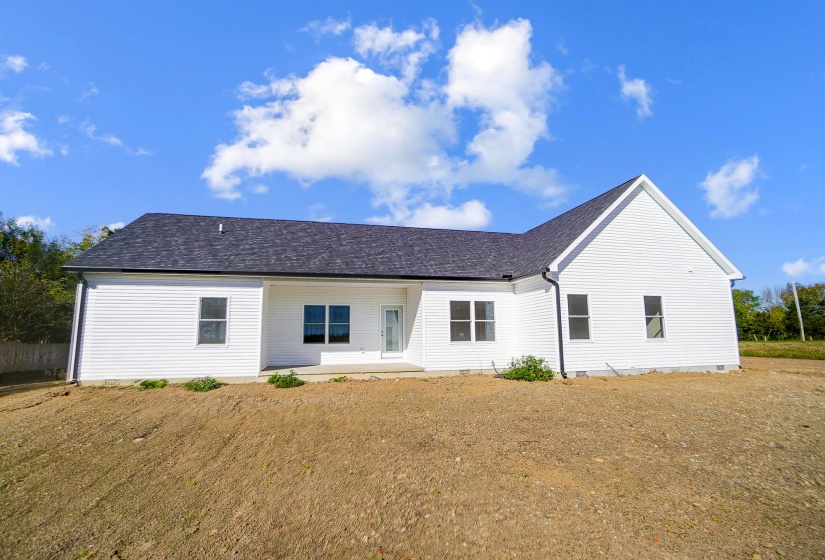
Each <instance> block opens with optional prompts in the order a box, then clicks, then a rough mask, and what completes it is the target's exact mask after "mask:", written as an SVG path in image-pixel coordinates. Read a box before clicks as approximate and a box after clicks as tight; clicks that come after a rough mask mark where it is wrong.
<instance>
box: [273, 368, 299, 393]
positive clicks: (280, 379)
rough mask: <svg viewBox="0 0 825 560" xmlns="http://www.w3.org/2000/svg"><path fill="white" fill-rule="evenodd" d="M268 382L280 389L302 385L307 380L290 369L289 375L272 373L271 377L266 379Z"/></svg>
mask: <svg viewBox="0 0 825 560" xmlns="http://www.w3.org/2000/svg"><path fill="white" fill-rule="evenodd" d="M266 382H267V383H271V384H272V385H275V386H276V387H277V388H278V389H289V388H290V387H300V386H301V385H303V384H304V383H306V381H304V380H303V379H301V378H300V377H298V374H297V373H295V371H294V370H289V373H288V374H287V375H278V374H277V373H276V374H275V375H270V376H269V379H267V380H266Z"/></svg>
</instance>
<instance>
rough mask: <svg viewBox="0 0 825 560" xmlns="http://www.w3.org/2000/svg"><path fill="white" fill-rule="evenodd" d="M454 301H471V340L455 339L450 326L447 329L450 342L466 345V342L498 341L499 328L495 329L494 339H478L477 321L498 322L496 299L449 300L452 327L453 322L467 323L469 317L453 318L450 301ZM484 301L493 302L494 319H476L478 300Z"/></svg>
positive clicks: (448, 309)
mask: <svg viewBox="0 0 825 560" xmlns="http://www.w3.org/2000/svg"><path fill="white" fill-rule="evenodd" d="M454 301H455V302H459V301H469V302H470V319H469V322H470V340H453V335H452V328H448V329H447V340H448V341H449V343H450V344H458V345H464V344H496V343H497V342H498V329H494V331H495V335H494V338H493V340H476V321H478V322H479V323H493V325H495V324H496V323H498V317H497V313H496V303H497V302H496V300H494V299H478V300H476V299H469V300H466V299H451V300H447V315H448V316H449V317H450V319H449V323H450V325H449V326H450V327H452V324H453V323H466V322H467V319H457V320H455V321H454V320H453V319H452V315H451V313H450V303H451V302H454ZM482 301H483V302H485V303H486V302H490V303H492V304H493V317H494V319H493V320H492V321H488V320H486V319H484V320H482V319H478V320H476V302H482Z"/></svg>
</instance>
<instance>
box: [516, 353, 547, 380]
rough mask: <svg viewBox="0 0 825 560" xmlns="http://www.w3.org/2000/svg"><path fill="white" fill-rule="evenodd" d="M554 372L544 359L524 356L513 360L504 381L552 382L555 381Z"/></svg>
mask: <svg viewBox="0 0 825 560" xmlns="http://www.w3.org/2000/svg"><path fill="white" fill-rule="evenodd" d="M554 375H555V374H554V373H553V370H552V369H550V368H549V367H548V366H547V364H546V362H545V361H544V358H536V357H535V356H522V357H521V358H513V359H512V360H511V361H510V365H509V366H508V367H507V369H506V370H504V379H520V380H522V381H550V380H551V379H553V376H554Z"/></svg>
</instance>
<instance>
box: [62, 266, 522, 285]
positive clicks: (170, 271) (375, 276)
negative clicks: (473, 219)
mask: <svg viewBox="0 0 825 560" xmlns="http://www.w3.org/2000/svg"><path fill="white" fill-rule="evenodd" d="M61 270H63V271H66V272H99V273H109V274H197V275H199V276H256V277H267V278H269V277H272V278H335V279H348V280H354V279H359V278H363V279H371V280H418V281H424V280H434V281H438V280H443V281H452V282H510V281H511V278H509V277H506V278H505V277H501V278H494V277H486V276H432V275H415V274H334V273H328V272H272V271H266V272H261V271H244V270H200V269H165V268H164V269H150V268H106V267H86V266H63V267H61Z"/></svg>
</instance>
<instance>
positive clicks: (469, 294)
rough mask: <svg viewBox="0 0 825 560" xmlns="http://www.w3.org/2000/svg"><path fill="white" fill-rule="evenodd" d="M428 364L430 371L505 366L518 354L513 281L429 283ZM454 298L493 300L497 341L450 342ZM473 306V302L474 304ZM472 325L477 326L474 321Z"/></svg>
mask: <svg viewBox="0 0 825 560" xmlns="http://www.w3.org/2000/svg"><path fill="white" fill-rule="evenodd" d="M424 293H425V296H424V297H425V300H424V301H425V310H424V317H425V329H424V331H425V345H426V352H427V356H426V363H425V367H426V369H427V370H428V371H430V370H434V371H437V370H461V369H471V370H479V369H484V370H489V369H492V367H493V366H492V364H491V362H493V361H495V363H496V367H498V368H499V369H501V367H503V366H505V365H506V364H508V363H509V362H510V360H511V359H512V358H514V357H516V353H517V337H516V313H515V311H516V310H515V297H514V295H513V285H512V284H510V283H504V282H502V283H471V282H463V283H449V282H444V283H426V284H424ZM451 301H469V302H473V301H491V302H493V303H494V305H495V317H496V340H495V341H491V342H483V343H476V344H467V343H466V342H451V341H450V302H451ZM471 306H472V303H471ZM471 328H473V326H472V324H471Z"/></svg>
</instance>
